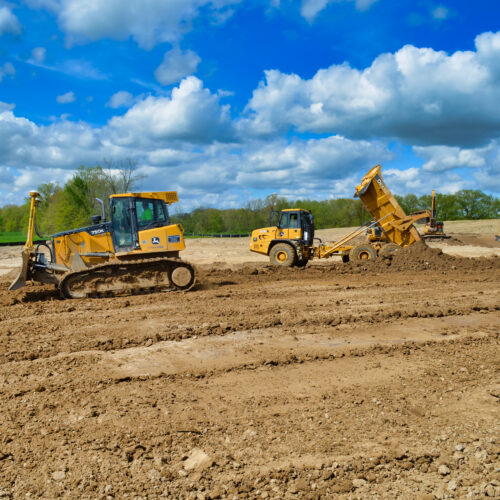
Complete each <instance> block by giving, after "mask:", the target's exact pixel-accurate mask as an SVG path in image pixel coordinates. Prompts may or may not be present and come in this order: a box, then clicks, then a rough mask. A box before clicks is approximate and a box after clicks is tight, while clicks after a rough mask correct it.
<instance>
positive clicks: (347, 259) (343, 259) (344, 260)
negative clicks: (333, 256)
mask: <svg viewBox="0 0 500 500" xmlns="http://www.w3.org/2000/svg"><path fill="white" fill-rule="evenodd" d="M342 262H343V263H344V264H347V263H348V262H349V254H348V253H344V254H342Z"/></svg>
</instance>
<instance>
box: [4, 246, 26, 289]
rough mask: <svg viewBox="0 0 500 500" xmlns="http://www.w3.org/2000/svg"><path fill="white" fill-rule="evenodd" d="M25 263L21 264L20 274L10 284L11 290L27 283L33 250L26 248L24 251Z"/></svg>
mask: <svg viewBox="0 0 500 500" xmlns="http://www.w3.org/2000/svg"><path fill="white" fill-rule="evenodd" d="M22 258H23V263H22V265H21V271H20V272H19V275H18V276H17V278H16V279H15V280H14V282H13V283H12V285H10V286H9V290H17V289H19V288H22V287H23V286H25V285H26V280H27V279H28V266H29V262H30V259H31V252H30V251H29V250H27V249H24V250H23V252H22Z"/></svg>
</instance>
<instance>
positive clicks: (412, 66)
mask: <svg viewBox="0 0 500 500" xmlns="http://www.w3.org/2000/svg"><path fill="white" fill-rule="evenodd" d="M499 102H500V2H499V1H498V0H489V1H486V0H478V1H475V2H470V1H453V2H451V1H444V2H437V1H431V0H421V1H418V0H417V1H415V0H413V1H406V0H400V1H393V0H302V1H293V0H281V1H280V0H254V1H245V0H143V1H141V2H137V1H136V0H106V1H105V2H104V1H102V0H18V1H16V2H12V1H10V2H8V1H3V0H0V206H1V205H5V204H8V203H19V202H21V201H22V200H23V197H24V196H25V194H26V193H27V191H29V189H32V188H35V187H36V186H37V185H39V184H40V183H42V182H49V181H53V182H59V183H61V184H62V183H64V182H65V180H67V179H68V178H69V177H70V176H71V175H72V173H73V172H74V170H75V168H77V167H78V166H79V165H82V164H84V165H96V164H99V163H100V162H102V161H103V160H104V159H108V160H112V161H114V162H116V163H119V162H120V161H122V160H124V159H129V158H130V159H132V160H133V161H135V162H136V163H137V165H138V168H139V171H140V173H141V174H143V175H144V176H145V179H144V181H143V183H142V186H140V187H141V188H142V189H144V190H150V189H155V190H173V189H176V190H178V191H179V194H180V198H181V204H180V206H181V208H182V209H190V208H193V207H195V206H200V205H202V206H217V207H231V206H241V205H244V204H245V203H246V202H247V201H248V200H249V199H252V198H256V197H263V196H266V195H267V194H270V193H273V192H275V193H278V194H281V195H284V196H289V197H292V198H299V197H300V198H305V197H308V198H319V199H324V198H329V197H340V196H351V195H352V193H353V191H354V186H355V185H356V184H357V183H358V182H359V180H360V178H361V177H362V175H363V173H364V172H366V171H367V170H368V169H369V168H370V167H371V166H373V165H375V164H377V163H382V165H383V169H384V170H383V172H384V176H385V177H386V180H387V182H388V184H389V185H390V187H391V188H392V190H393V191H394V192H397V193H401V194H404V193H408V192H413V193H416V194H423V193H427V192H429V191H430V190H431V189H432V188H436V189H437V190H438V191H441V192H453V191H456V190H458V189H462V188H471V189H482V190H484V191H486V192H488V193H492V194H495V195H498V193H499V192H500V106H499V105H498V103H499Z"/></svg>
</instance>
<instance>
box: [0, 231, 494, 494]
mask: <svg viewBox="0 0 500 500" xmlns="http://www.w3.org/2000/svg"><path fill="white" fill-rule="evenodd" d="M466 233H467V234H470V232H468V231H465V230H463V233H460V234H466ZM477 233H478V234H481V233H479V231H478V232H477ZM342 234H343V233H342ZM487 236H489V235H487ZM330 237H331V236H324V238H325V239H326V238H330ZM485 237H486V236H485ZM331 238H332V239H333V237H331ZM455 238H456V241H453V242H448V243H446V242H443V243H442V244H439V245H440V246H442V248H443V250H447V248H446V247H454V248H456V250H454V251H455V252H460V248H462V251H465V250H467V247H468V246H472V247H476V250H477V249H488V248H489V249H490V250H492V251H493V252H492V253H490V254H489V255H490V257H481V258H474V259H470V258H464V257H459V256H454V255H449V254H448V253H446V252H445V253H443V252H442V251H440V250H439V249H436V248H429V247H425V246H423V245H415V246H413V247H410V248H409V249H407V250H406V251H404V252H401V253H399V254H397V255H395V256H393V258H392V259H391V260H380V261H374V262H369V263H366V264H362V265H356V264H351V263H350V264H342V263H341V262H336V261H333V260H327V261H324V262H319V263H317V264H315V263H313V264H311V265H309V266H308V267H306V268H305V269H276V268H271V267H270V266H268V265H267V259H266V258H262V259H261V260H260V261H259V256H257V255H255V254H250V253H249V252H248V250H247V246H246V245H247V243H248V242H247V241H246V240H245V241H244V243H245V245H243V244H242V242H241V241H240V240H231V241H228V240H224V241H220V240H218V241H209V242H207V240H199V241H192V240H190V241H188V245H189V248H188V250H187V251H186V252H185V254H186V255H184V257H185V258H186V260H190V261H192V262H194V263H195V264H197V265H198V276H199V278H198V282H199V283H198V285H197V286H196V287H195V289H194V290H192V291H190V292H187V293H172V292H170V293H161V294H152V295H141V296H132V297H119V298H108V299H85V300H71V301H68V300H66V301H64V300H61V299H60V298H59V297H58V295H57V293H56V292H55V291H54V289H53V288H52V287H48V286H40V285H30V286H28V287H26V288H24V289H22V290H19V291H17V292H8V291H7V287H8V284H9V283H10V280H11V278H12V274H13V272H12V267H13V265H14V266H15V265H17V262H18V261H17V260H16V259H18V257H17V256H16V255H15V252H19V249H15V252H14V251H12V250H5V249H0V266H4V268H5V270H6V271H7V274H4V275H3V276H0V388H1V392H0V498H2V499H3V498H5V499H7V498H16V499H17V498H22V499H25V498H51V499H52V498H88V499H94V498H103V499H113V498H114V499H121V498H130V499H154V498H193V499H195V498H196V499H203V498H206V499H208V498H231V499H234V498H235V497H236V498H238V499H241V498H263V499H265V498H269V499H271V498H333V497H334V498H362V499H364V498H408V499H410V498H421V499H426V498H429V499H430V498H466V497H470V498H476V497H477V498H481V497H484V496H485V495H487V496H490V497H500V458H499V457H500V442H499V438H498V436H499V435H500V428H499V427H500V426H499V422H500V418H499V417H500V409H499V405H500V377H499V368H500V366H499V360H500V349H499V345H498V341H499V335H498V334H499V325H500V301H499V299H498V297H499V296H500V293H499V292H500V279H499V278H500V259H499V258H498V257H495V256H491V255H494V254H495V253H496V249H497V248H498V247H495V244H492V246H491V247H487V246H484V245H483V246H482V245H477V244H476V245H474V244H472V243H478V241H480V239H477V238H476V239H475V240H471V241H462V239H461V236H459V235H455ZM488 241H489V240H488ZM235 242H237V245H241V250H236V249H234V248H231V246H232V245H234V244H235ZM433 245H438V243H433ZM197 252H198V253H197ZM233 252H234V253H233ZM477 252H479V250H477ZM479 253H481V252H479ZM197 255H198V257H197ZM9 259H11V260H9ZM205 259H206V261H205ZM239 259H243V260H241V261H240V260H239ZM6 262H10V263H11V264H10V267H9V265H7V264H6ZM12 263H13V265H12Z"/></svg>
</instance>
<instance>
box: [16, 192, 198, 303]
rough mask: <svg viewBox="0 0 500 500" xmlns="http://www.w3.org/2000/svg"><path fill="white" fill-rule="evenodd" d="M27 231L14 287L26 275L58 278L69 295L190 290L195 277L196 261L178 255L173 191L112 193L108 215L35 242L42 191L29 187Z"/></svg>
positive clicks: (179, 234)
mask: <svg viewBox="0 0 500 500" xmlns="http://www.w3.org/2000/svg"><path fill="white" fill-rule="evenodd" d="M30 197H31V200H30V214H29V223H28V235H27V239H26V244H25V246H24V250H23V252H22V258H23V261H22V268H21V272H20V273H19V276H18V277H17V278H16V280H15V281H14V282H13V283H12V285H11V286H10V288H9V289H10V290H16V289H18V288H21V287H23V286H24V285H25V284H26V281H28V280H33V281H37V282H41V283H49V284H54V285H55V286H56V287H57V288H58V289H59V290H60V292H61V294H62V296H63V297H66V298H83V297H91V296H113V295H124V294H135V293H145V292H151V291H160V290H167V289H168V290H171V289H177V290H186V289H189V288H190V287H192V285H193V284H194V281H195V272H194V269H193V267H192V266H191V265H190V264H188V263H187V262H183V261H182V260H180V258H179V252H181V251H182V250H184V248H185V244H184V237H183V232H184V230H183V228H182V226H181V225H180V224H171V223H170V219H169V214H168V206H169V205H171V204H172V203H175V202H177V201H178V196H177V193H176V192H175V191H163V192H154V193H153V192H151V193H149V192H148V193H124V194H114V195H111V196H110V199H109V209H110V220H109V221H107V220H106V211H105V207H104V203H103V202H102V200H99V199H97V201H98V202H99V203H100V204H101V207H102V215H95V216H93V217H92V224H91V225H90V226H88V227H83V228H79V229H72V230H69V231H63V232H60V233H57V234H54V235H53V236H52V237H51V239H50V240H49V241H47V242H45V243H38V244H37V245H35V244H34V243H33V238H34V233H35V230H36V222H35V216H36V210H37V206H38V205H39V203H40V195H39V193H37V192H36V191H31V192H30Z"/></svg>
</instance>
